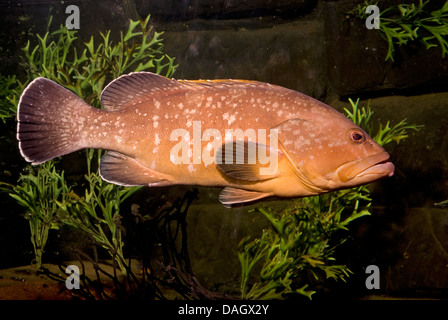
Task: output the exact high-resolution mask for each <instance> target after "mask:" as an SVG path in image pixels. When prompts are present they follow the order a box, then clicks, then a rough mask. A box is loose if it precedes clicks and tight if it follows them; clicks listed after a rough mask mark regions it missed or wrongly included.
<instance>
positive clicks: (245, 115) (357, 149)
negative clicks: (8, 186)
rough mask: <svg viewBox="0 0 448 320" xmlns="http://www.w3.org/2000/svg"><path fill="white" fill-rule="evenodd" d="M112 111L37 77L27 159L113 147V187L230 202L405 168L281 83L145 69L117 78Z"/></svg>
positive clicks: (107, 104) (22, 132)
mask: <svg viewBox="0 0 448 320" xmlns="http://www.w3.org/2000/svg"><path fill="white" fill-rule="evenodd" d="M101 105H102V109H98V108H94V107H91V106H90V105H88V104H87V103H86V102H84V101H83V100H82V99H81V98H80V97H78V96H77V95H76V94H74V93H73V92H71V91H69V90H67V89H66V88H64V87H62V86H60V85H58V84H57V83H55V82H53V81H51V80H49V79H46V78H42V77H40V78H37V79H35V80H34V81H32V82H31V83H30V84H29V85H28V86H27V88H26V89H25V90H24V92H23V94H22V96H21V98H20V101H19V105H18V114H17V118H18V125H17V139H18V141H19V148H20V152H21V154H22V155H23V157H24V158H25V159H26V160H27V161H29V162H31V163H32V164H34V165H37V164H41V163H43V162H46V161H48V160H50V159H53V158H55V157H58V156H62V155H65V154H68V153H71V152H74V151H77V150H80V149H83V148H98V149H104V150H107V153H106V154H105V155H104V156H103V157H102V159H101V162H100V168H99V171H100V175H101V177H102V178H103V179H104V180H106V181H108V182H111V183H114V184H118V185H123V186H143V185H145V186H150V187H156V186H171V185H196V186H206V187H223V188H224V189H223V190H222V191H221V193H220V196H219V200H220V201H221V203H223V204H224V205H226V206H232V205H235V204H239V203H252V202H253V201H256V200H259V199H263V198H267V197H276V198H283V197H286V198H289V197H305V196H311V195H317V194H322V193H326V192H329V191H333V190H338V189H344V188H351V187H355V186H358V185H362V184H367V183H370V182H373V181H375V180H378V179H380V178H383V177H390V176H392V175H393V173H394V165H393V164H392V163H391V162H390V161H389V158H390V156H389V154H388V153H387V152H386V151H385V150H384V149H383V148H382V147H381V146H380V145H378V144H377V143H376V142H375V141H373V139H372V138H371V137H370V136H369V135H368V134H367V133H366V132H365V131H364V130H362V129H361V128H359V127H358V126H357V125H355V124H354V123H353V122H351V121H350V120H349V119H347V117H345V116H344V115H343V114H341V113H340V112H338V111H337V110H335V109H333V108H332V107H330V106H328V105H326V104H324V103H322V102H320V101H318V100H316V99H313V98H311V97H309V96H307V95H305V94H302V93H300V92H297V91H294V90H290V89H287V88H284V87H281V86H277V85H273V84H268V83H263V82H257V81H247V80H175V79H168V78H165V77H163V76H160V75H157V74H154V73H150V72H137V73H131V74H128V75H124V76H121V77H119V78H117V79H115V80H113V81H112V82H110V83H109V84H108V85H107V86H106V87H105V88H104V90H103V92H102V94H101Z"/></svg>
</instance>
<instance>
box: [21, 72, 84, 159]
mask: <svg viewBox="0 0 448 320" xmlns="http://www.w3.org/2000/svg"><path fill="white" fill-rule="evenodd" d="M90 109H92V107H90V106H89V105H88V104H87V103H85V102H84V101H83V100H82V99H81V98H79V97H78V96H77V95H75V94H74V93H72V92H71V91H69V90H67V89H65V88H64V87H62V86H60V85H58V84H57V83H55V82H53V81H51V80H48V79H46V78H37V79H35V80H34V81H33V82H31V83H30V84H29V85H28V87H27V88H26V89H25V91H24V92H23V93H22V96H21V97H20V101H19V105H18V107H17V120H18V124H17V139H18V140H19V149H20V153H21V154H22V156H23V157H24V158H25V160H27V161H29V162H32V163H33V164H40V163H43V162H45V161H48V160H50V159H53V158H55V157H58V156H62V155H64V154H67V153H71V152H74V151H76V150H79V149H82V148H84V146H83V145H82V141H81V135H80V133H81V131H82V129H83V128H82V127H83V122H84V119H85V115H86V114H87V113H86V112H89V111H90Z"/></svg>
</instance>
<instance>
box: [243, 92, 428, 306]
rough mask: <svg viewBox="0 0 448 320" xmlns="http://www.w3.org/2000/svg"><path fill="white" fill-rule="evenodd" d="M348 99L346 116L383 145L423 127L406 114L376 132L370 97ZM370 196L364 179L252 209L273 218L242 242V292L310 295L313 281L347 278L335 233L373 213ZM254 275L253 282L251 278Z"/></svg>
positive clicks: (280, 296) (256, 296) (267, 296)
mask: <svg viewBox="0 0 448 320" xmlns="http://www.w3.org/2000/svg"><path fill="white" fill-rule="evenodd" d="M349 102H350V105H351V107H352V110H351V111H350V110H348V109H345V112H346V113H347V117H348V118H349V119H351V120H352V121H353V122H354V123H356V124H357V125H359V126H360V127H362V128H363V129H364V130H366V131H367V132H368V133H369V134H370V135H371V136H373V137H374V140H375V141H376V142H378V144H380V145H382V146H384V145H385V144H388V143H390V142H392V141H395V142H396V143H399V142H400V141H402V140H404V139H406V138H407V137H408V135H407V132H408V130H419V129H420V127H421V126H418V125H408V124H407V123H406V121H405V120H402V121H400V122H399V123H398V124H396V125H394V126H392V127H390V124H389V122H387V124H386V125H385V126H383V125H381V124H380V127H379V129H378V131H377V133H376V134H372V131H373V123H372V121H371V118H372V115H373V111H372V109H371V107H370V103H368V104H367V106H366V107H359V106H358V104H359V99H358V100H357V101H356V103H355V102H353V100H351V99H349ZM371 201H372V199H371V198H370V191H369V189H368V187H367V186H365V185H364V186H360V187H356V188H352V189H348V190H340V191H336V192H331V193H327V194H323V195H319V196H313V197H306V198H302V199H297V200H294V201H292V202H291V204H290V205H288V206H287V207H286V208H285V209H283V210H281V211H279V212H276V211H274V210H273V209H271V208H267V207H258V208H256V209H254V210H253V211H254V212H258V213H261V214H262V215H263V216H264V217H265V218H266V219H267V220H268V221H269V223H270V228H267V229H264V230H263V232H262V235H261V237H258V238H255V239H252V238H251V237H246V238H244V239H242V240H241V242H240V243H239V246H238V258H239V261H240V264H241V282H240V289H241V298H243V299H283V298H286V297H288V296H291V295H297V294H298V295H303V296H306V297H308V298H309V299H311V297H312V295H313V294H314V293H315V292H316V291H315V290H314V289H313V288H312V284H313V281H314V282H318V281H320V280H322V279H334V280H340V281H346V279H347V277H348V276H349V275H350V273H351V271H350V269H349V268H348V267H347V266H345V265H338V264H335V258H334V254H335V249H336V248H337V247H339V246H340V245H342V244H343V243H344V242H345V241H346V240H347V239H346V238H345V237H342V238H341V237H340V236H339V237H336V233H338V232H340V231H341V230H347V227H348V225H349V224H350V223H351V222H352V221H354V220H356V219H359V218H361V217H363V216H366V215H370V214H371V213H370V211H369V208H370V206H371V204H372V202H371ZM256 275H258V277H257V276H256ZM254 277H255V278H257V280H256V281H255V282H254V281H253V280H252V281H251V280H250V279H251V278H252V279H253V278H254ZM310 279H314V280H313V281H311V280H310Z"/></svg>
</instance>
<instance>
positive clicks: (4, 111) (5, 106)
mask: <svg viewBox="0 0 448 320" xmlns="http://www.w3.org/2000/svg"><path fill="white" fill-rule="evenodd" d="M24 89H25V85H23V84H22V83H21V82H20V81H19V80H18V79H17V77H16V76H15V75H12V76H6V77H5V76H3V75H0V119H1V120H2V121H3V123H5V122H6V119H9V118H12V117H14V116H15V114H16V111H17V110H16V108H17V104H18V97H19V96H20V93H21V92H22V91H23V90H24Z"/></svg>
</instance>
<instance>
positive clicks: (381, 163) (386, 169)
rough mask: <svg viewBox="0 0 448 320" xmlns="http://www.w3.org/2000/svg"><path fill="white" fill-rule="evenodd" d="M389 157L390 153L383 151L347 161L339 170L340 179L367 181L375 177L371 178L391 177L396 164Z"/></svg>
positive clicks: (343, 180)
mask: <svg viewBox="0 0 448 320" xmlns="http://www.w3.org/2000/svg"><path fill="white" fill-rule="evenodd" d="M389 159H390V155H389V153H387V152H386V151H383V152H380V153H378V154H375V155H372V156H370V157H367V158H363V159H361V160H355V161H351V162H348V163H345V164H344V165H342V166H341V167H340V168H339V170H338V176H339V179H340V180H341V181H342V182H348V181H351V180H360V179H361V180H366V181H367V180H369V178H373V179H370V180H371V181H374V180H377V179H380V178H383V177H386V176H389V177H391V176H392V175H393V174H394V170H395V166H394V165H393V163H392V162H390V161H389ZM357 178H358V179H357ZM366 178H368V179H366Z"/></svg>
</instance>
